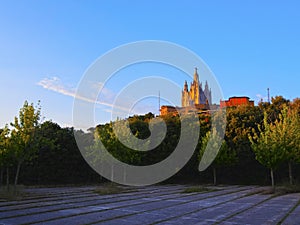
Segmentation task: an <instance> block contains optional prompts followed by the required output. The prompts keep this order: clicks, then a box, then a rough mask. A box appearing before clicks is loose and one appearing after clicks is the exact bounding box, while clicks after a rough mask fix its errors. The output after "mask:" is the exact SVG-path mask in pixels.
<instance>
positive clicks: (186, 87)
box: [184, 81, 188, 91]
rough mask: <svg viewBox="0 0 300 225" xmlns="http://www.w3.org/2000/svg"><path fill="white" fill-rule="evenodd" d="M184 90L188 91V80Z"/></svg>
mask: <svg viewBox="0 0 300 225" xmlns="http://www.w3.org/2000/svg"><path fill="white" fill-rule="evenodd" d="M184 91H188V84H187V82H186V81H185V82H184Z"/></svg>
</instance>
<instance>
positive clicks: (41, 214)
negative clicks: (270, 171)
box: [0, 185, 300, 225]
mask: <svg viewBox="0 0 300 225" xmlns="http://www.w3.org/2000/svg"><path fill="white" fill-rule="evenodd" d="M185 188H186V186H182V185H168V186H150V187H144V188H136V189H135V191H134V192H128V193H122V194H115V195H98V194H96V193H94V190H95V187H72V188H38V189H27V190H26V191H27V192H28V193H30V194H29V195H28V196H27V197H25V198H24V199H23V200H21V201H1V202H0V224H64V225H67V224H105V225H107V224H126V225H131V224H137V225H141V224H142V225H146V224H164V225H170V224H176V225H177V224H179V225H180V224H184V225H187V224H243V225H244V224H259V225H261V224H278V223H282V224H297V225H298V224H300V204H299V203H300V194H299V193H298V194H289V195H283V196H277V197H275V196H272V195H265V194H261V193H258V192H259V190H261V188H259V187H254V186H247V187H245V186H226V187H218V190H216V191H212V192H202V193H190V194H183V193H182V191H183V190H184V189H185Z"/></svg>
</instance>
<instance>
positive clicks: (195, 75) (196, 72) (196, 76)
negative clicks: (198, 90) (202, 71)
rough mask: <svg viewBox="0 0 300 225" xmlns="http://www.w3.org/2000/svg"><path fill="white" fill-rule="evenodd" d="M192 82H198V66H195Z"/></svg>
mask: <svg viewBox="0 0 300 225" xmlns="http://www.w3.org/2000/svg"><path fill="white" fill-rule="evenodd" d="M194 82H196V83H198V84H199V76H198V68H197V67H195V73H194Z"/></svg>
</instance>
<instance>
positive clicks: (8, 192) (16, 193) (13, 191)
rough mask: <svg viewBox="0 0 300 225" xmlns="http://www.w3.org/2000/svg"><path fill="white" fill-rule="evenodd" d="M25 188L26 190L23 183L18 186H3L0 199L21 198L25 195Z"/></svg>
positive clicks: (0, 190)
mask: <svg viewBox="0 0 300 225" xmlns="http://www.w3.org/2000/svg"><path fill="white" fill-rule="evenodd" d="M23 190H24V186H23V185H18V186H17V187H15V186H13V185H10V186H9V187H8V188H7V186H3V187H1V188H0V200H4V201H14V200H21V199H23V197H24V195H25V193H24V191H23Z"/></svg>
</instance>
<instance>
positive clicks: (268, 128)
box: [249, 112, 286, 191]
mask: <svg viewBox="0 0 300 225" xmlns="http://www.w3.org/2000/svg"><path fill="white" fill-rule="evenodd" d="M278 123H279V122H278V120H277V122H276V123H275V124H272V123H269V122H268V114H267V113H266V112H265V113H264V120H263V126H261V125H260V124H258V131H259V132H256V131H255V130H254V129H253V134H254V135H253V137H252V136H251V135H249V140H250V142H251V147H252V149H253V151H254V153H255V155H256V160H257V161H258V162H260V163H261V164H262V165H264V166H265V167H267V168H268V169H270V175H271V182H272V188H273V191H274V190H275V181H274V170H276V169H277V167H278V166H279V165H280V164H281V163H282V162H283V161H284V160H285V159H286V149H285V145H284V144H283V142H280V139H281V138H282V137H283V135H285V130H284V131H282V133H281V134H279V132H280V127H279V125H278ZM284 129H286V128H284ZM281 141H282V140H281Z"/></svg>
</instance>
